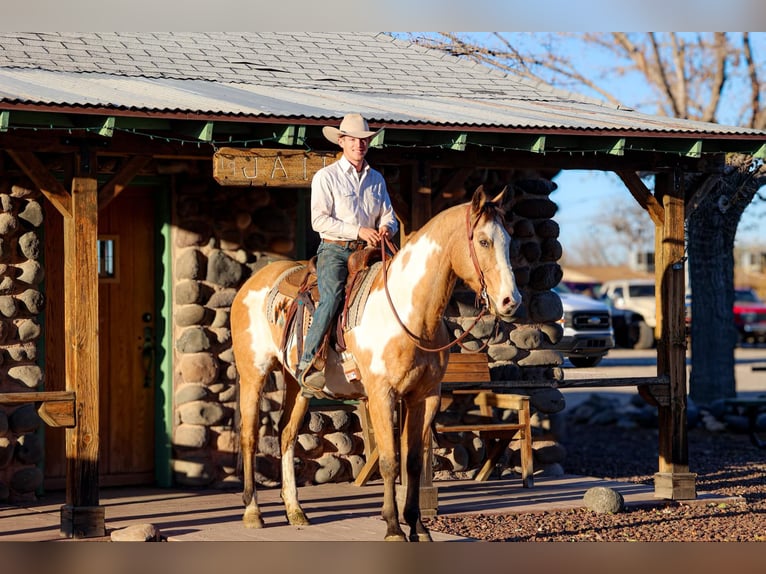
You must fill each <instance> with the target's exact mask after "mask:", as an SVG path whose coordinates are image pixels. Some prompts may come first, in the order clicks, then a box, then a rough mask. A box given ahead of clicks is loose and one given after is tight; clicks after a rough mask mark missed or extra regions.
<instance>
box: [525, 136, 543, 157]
mask: <svg viewBox="0 0 766 574" xmlns="http://www.w3.org/2000/svg"><path fill="white" fill-rule="evenodd" d="M529 151H531V152H532V153H543V152H544V151H545V136H539V137H537V139H535V142H534V143H533V144H532V147H530V148H529Z"/></svg>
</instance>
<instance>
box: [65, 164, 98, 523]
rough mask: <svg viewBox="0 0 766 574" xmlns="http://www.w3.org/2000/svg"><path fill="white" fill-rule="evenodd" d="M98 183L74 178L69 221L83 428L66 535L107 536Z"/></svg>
mask: <svg viewBox="0 0 766 574" xmlns="http://www.w3.org/2000/svg"><path fill="white" fill-rule="evenodd" d="M97 239H98V184H97V180H96V179H95V178H93V177H75V178H73V179H72V196H71V217H65V218H64V278H65V279H64V318H65V321H64V324H65V326H64V331H65V341H66V389H67V391H73V392H74V393H75V396H76V411H77V425H76V426H75V427H74V428H69V429H67V431H66V459H67V473H66V504H65V505H63V506H62V507H61V534H62V535H63V536H66V537H68V538H88V537H97V536H104V535H105V533H106V530H105V526H104V507H103V506H100V505H99V492H98V454H99V453H98V450H99V428H98V426H99V382H98V367H99V363H98V254H97V250H96V241H97Z"/></svg>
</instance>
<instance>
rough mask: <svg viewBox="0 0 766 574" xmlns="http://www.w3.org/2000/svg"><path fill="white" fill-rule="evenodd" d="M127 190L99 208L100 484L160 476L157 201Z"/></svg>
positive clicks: (142, 191)
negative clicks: (157, 449)
mask: <svg viewBox="0 0 766 574" xmlns="http://www.w3.org/2000/svg"><path fill="white" fill-rule="evenodd" d="M153 192H154V190H152V189H149V188H136V189H130V190H127V191H125V192H123V193H121V194H120V195H119V196H117V198H115V199H114V200H113V201H112V202H111V203H110V204H109V205H108V206H107V207H106V208H105V209H103V210H102V211H101V212H100V213H99V226H98V227H99V251H100V261H101V266H100V273H99V274H100V277H101V278H100V280H99V289H98V307H99V389H100V396H101V411H100V413H99V415H100V420H101V426H100V440H101V449H100V461H99V469H100V475H101V484H102V485H104V486H109V485H118V484H147V483H151V482H153V480H154V392H155V391H154V389H155V387H154V385H155V377H154V366H155V365H154V360H155V353H154V340H155V332H154V325H155V317H154V312H155V306H154V293H155V284H154V257H155V225H154V201H153V198H152V193H153Z"/></svg>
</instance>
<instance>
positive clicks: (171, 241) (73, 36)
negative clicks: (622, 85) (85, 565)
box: [0, 32, 766, 536]
mask: <svg viewBox="0 0 766 574" xmlns="http://www.w3.org/2000/svg"><path fill="white" fill-rule="evenodd" d="M353 36H354V38H353V43H354V50H353V52H354V54H353V56H346V53H347V51H346V47H347V46H348V42H349V34H343V36H342V37H341V36H340V35H338V34H335V33H244V34H239V33H170V32H168V33H143V32H141V33H8V32H3V33H0V148H1V149H2V152H0V202H1V205H2V209H0V314H1V316H0V343H1V344H2V345H0V373H1V374H2V377H0V500H4V499H24V498H28V497H33V496H34V493H35V492H36V491H37V490H38V489H40V488H42V487H45V488H62V487H66V490H67V504H66V506H65V507H64V508H63V509H62V530H63V531H64V532H66V533H67V534H69V535H72V536H79V535H93V534H97V533H98V532H99V528H100V529H101V531H103V507H100V506H99V495H98V488H99V484H100V485H118V484H158V485H166V486H167V485H171V484H177V485H189V486H213V487H225V486H226V485H227V484H236V483H237V469H236V463H237V448H238V447H237V436H236V435H237V432H236V395H237V374H236V365H235V364H234V362H233V357H232V353H231V348H230V344H229V329H228V307H229V305H230V304H231V300H232V298H233V296H234V294H235V293H236V290H237V288H238V287H239V285H241V284H242V282H243V281H244V280H245V279H246V278H247V276H249V274H250V273H252V271H253V270H254V269H257V268H258V267H260V266H261V265H263V264H264V263H265V262H267V261H269V260H271V259H273V258H274V257H285V256H288V257H296V258H305V257H307V256H310V255H312V254H313V252H314V249H315V247H316V237H315V236H314V235H313V232H311V230H310V226H309V225H308V215H307V206H308V195H309V184H310V179H311V176H312V174H313V171H315V170H316V169H317V167H318V166H320V165H322V164H323V162H327V161H333V159H334V157H335V156H336V153H337V150H336V149H332V148H331V147H330V146H329V144H328V143H327V142H326V141H325V140H324V138H323V137H322V136H321V127H322V126H324V125H331V124H335V125H337V123H338V122H339V120H340V118H342V116H343V115H344V114H346V113H348V112H350V111H355V112H360V113H362V114H363V115H364V116H365V117H366V118H367V119H368V120H369V121H370V124H371V126H373V127H375V128H384V131H383V132H382V133H381V134H380V135H379V136H378V137H377V138H376V139H375V141H374V142H373V149H372V150H371V151H370V154H369V156H368V158H369V160H370V162H371V163H372V164H373V165H374V166H375V167H377V168H378V169H380V170H381V171H382V172H383V173H384V175H385V177H386V179H387V182H388V185H389V190H390V192H391V195H392V198H393V201H394V203H395V208H396V211H397V214H398V216H399V218H400V219H401V223H402V233H401V237H400V238H399V240H400V241H406V237H407V235H408V234H409V233H410V232H411V231H412V230H414V229H417V228H419V226H421V225H422V224H423V223H424V222H425V221H427V220H428V219H429V218H430V217H431V216H432V214H434V213H436V212H438V211H439V210H441V209H443V208H445V207H447V206H449V205H452V204H454V203H456V202H460V201H463V199H464V197H465V195H466V192H469V193H470V192H472V191H473V189H475V187H476V186H477V185H479V184H480V183H483V184H484V185H485V186H488V187H490V188H500V187H501V186H503V185H506V184H510V185H514V186H516V187H517V188H519V189H521V190H522V191H523V193H524V194H525V201H524V202H523V203H524V205H523V207H522V208H521V213H517V215H516V219H514V220H513V221H511V222H509V226H511V227H512V228H513V231H514V232H515V237H516V240H515V242H514V245H515V249H517V252H515V253H514V257H515V259H516V262H517V264H518V269H517V276H518V278H519V281H520V283H521V284H522V285H523V287H524V294H525V304H526V307H527V311H528V315H527V317H526V319H527V320H526V321H525V320H521V321H520V322H519V324H518V325H515V326H513V328H509V329H506V332H505V333H504V336H501V337H500V338H499V339H497V340H494V341H493V342H492V343H493V347H494V348H491V349H490V354H491V355H492V354H494V357H492V358H494V359H495V362H496V367H495V369H494V371H493V375H492V377H493V379H498V380H508V381H517V383H518V382H519V381H521V382H522V383H523V382H524V381H526V382H527V383H528V384H526V385H524V384H521V383H519V384H517V385H516V387H518V388H521V389H523V390H525V391H526V392H528V393H530V394H532V395H534V394H535V393H550V392H551V390H553V391H555V387H556V386H557V385H561V384H564V382H563V376H562V374H561V369H559V368H557V367H558V366H559V365H560V362H559V361H560V358H558V357H557V355H556V353H554V352H552V351H550V350H549V349H546V348H545V340H546V339H549V340H550V339H551V338H554V339H555V336H556V334H555V329H554V330H553V331H550V332H548V331H546V328H545V325H546V324H549V323H555V320H556V318H557V317H556V316H555V315H556V312H557V309H558V307H557V302H556V300H555V295H554V296H552V293H551V292H550V289H551V287H553V286H554V285H555V284H556V283H557V282H558V281H559V280H560V278H561V269H560V268H559V267H558V264H557V260H558V259H559V257H560V256H561V246H560V245H559V244H558V242H557V236H558V228H557V225H556V223H555V219H554V216H555V211H556V206H555V195H554V196H553V198H551V197H550V195H551V193H552V192H553V190H554V189H555V185H552V181H551V180H553V179H554V178H555V175H556V174H557V173H558V172H559V171H561V170H566V169H596V170H608V171H614V172H615V173H617V174H618V175H619V176H620V177H621V179H622V181H623V182H624V183H625V186H626V189H627V190H628V192H630V193H631V194H632V195H633V196H634V197H635V199H636V200H637V201H638V202H639V203H640V204H641V205H642V206H643V207H644V208H645V209H646V210H647V211H648V212H649V214H650V215H651V218H652V221H653V222H654V226H655V237H656V250H655V251H656V269H657V271H656V280H657V284H658V292H659V293H661V297H660V298H659V300H660V303H659V306H660V308H661V309H660V310H661V313H660V314H659V315H660V316H661V320H660V322H659V326H658V330H657V335H658V338H659V345H658V348H657V352H658V373H657V377H656V378H652V379H651V380H634V381H627V382H626V381H617V382H615V384H635V385H637V386H639V388H640V389H641V393H642V396H644V398H645V399H646V400H647V401H648V402H650V403H651V404H654V405H656V406H657V408H658V412H659V421H660V423H659V424H660V439H659V445H658V459H659V463H658V473H657V475H656V483H655V484H656V492H657V495H658V496H661V497H665V498H671V499H677V498H693V497H694V496H695V489H694V476H693V474H691V473H689V465H688V453H687V444H686V419H685V417H686V413H685V405H686V376H685V370H684V349H685V347H684V345H685V343H684V336H683V333H684V318H683V314H684V303H683V301H684V273H683V260H684V257H683V254H684V234H683V229H684V213H685V205H686V204H687V203H688V202H689V201H690V199H691V198H689V197H688V194H686V193H685V191H684V189H683V185H682V182H683V178H682V177H681V174H682V173H684V172H687V171H694V172H706V173H711V174H715V173H716V171H717V170H718V169H720V166H721V164H722V161H723V157H724V154H726V153H727V152H742V153H749V154H755V155H758V156H763V155H765V154H766V133H764V132H760V131H755V130H749V129H745V128H737V127H726V126H719V125H712V124H705V123H699V122H691V121H682V120H674V119H668V118H659V117H654V116H649V115H645V114H641V113H637V112H634V111H631V110H626V109H618V108H615V107H612V106H610V105H607V104H604V103H603V102H599V101H596V100H592V99H589V98H586V97H582V96H578V95H574V94H570V93H564V92H560V91H556V90H553V89H551V88H549V87H547V86H544V85H538V84H532V83H530V82H528V81H526V80H523V79H521V78H518V77H514V76H512V75H509V74H504V73H499V72H497V71H493V70H490V69H487V68H485V67H482V66H479V65H476V64H473V63H469V62H466V61H463V60H461V59H459V58H457V57H454V56H450V55H445V54H443V53H441V52H435V51H429V50H426V49H423V48H421V47H418V46H415V45H412V44H410V43H407V42H403V41H399V40H396V39H394V38H392V37H391V36H388V35H386V34H368V33H355V34H354V35H353ZM639 172H642V173H654V174H655V184H654V188H653V189H649V187H647V185H646V184H645V183H644V181H643V180H642V179H641V178H640V177H639V176H638V173H639ZM460 314H461V313H460V311H456V315H457V316H456V317H455V318H454V322H455V328H456V329H459V328H460V324H461V323H460ZM525 325H526V326H529V325H533V327H530V328H528V329H526V330H525V329H524V328H522V327H524V326H525ZM535 325H536V326H535ZM541 334H542V335H541ZM543 335H544V336H543ZM280 384H281V383H280V381H279V380H275V381H274V388H273V389H272V392H270V393H269V394H268V397H267V399H266V400H265V401H264V404H263V405H262V411H263V413H264V426H263V432H262V436H261V448H262V450H263V451H264V452H265V453H266V456H264V457H263V458H262V460H261V462H262V465H261V467H260V468H259V473H261V476H260V480H261V481H263V482H268V481H270V480H276V479H277V477H275V475H274V472H275V469H274V468H271V467H270V462H269V461H270V460H272V459H273V455H275V445H273V444H272V443H273V433H271V432H270V431H269V429H270V428H271V427H272V426H273V419H274V417H275V416H276V412H277V411H278V408H279V386H280ZM541 389H542V390H541ZM538 398H539V401H538V406H540V405H541V404H542V403H543V402H545V401H546V400H547V401H551V400H554V401H555V396H554V397H553V398H551V395H550V394H548V395H545V396H541V397H538ZM352 411H353V409H345V410H344V409H340V410H339V409H337V408H335V409H330V410H328V407H327V405H321V404H318V405H317V408H316V409H314V410H313V411H312V414H311V420H310V421H307V432H306V434H304V435H301V438H300V441H301V447H302V451H303V453H304V458H305V464H304V468H303V469H302V470H303V474H302V476H303V478H304V480H305V481H310V480H315V481H321V480H329V479H330V477H334V478H333V479H335V480H352V479H353V477H354V476H355V474H356V472H358V470H359V468H360V467H361V466H362V465H363V463H364V458H363V456H362V453H363V451H364V449H363V445H361V444H360V439H359V433H358V432H357V431H358V428H357V426H358V421H356V420H355V419H354V417H353V416H352V414H353V413H352ZM323 443H331V444H332V448H329V449H323V447H322V444H323ZM269 454H271V455H272V457H271V458H270V457H269Z"/></svg>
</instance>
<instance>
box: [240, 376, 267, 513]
mask: <svg viewBox="0 0 766 574" xmlns="http://www.w3.org/2000/svg"><path fill="white" fill-rule="evenodd" d="M266 376H268V375H267V374H264V373H263V372H262V371H259V370H258V369H256V368H255V367H254V366H253V365H251V364H249V363H246V366H245V367H244V368H242V369H241V370H240V382H239V413H240V430H239V432H240V451H241V452H242V470H243V473H244V476H243V481H244V489H243V491H242V502H244V504H245V513H244V514H243V516H242V522H244V525H245V527H246V528H263V517H262V516H261V509H260V507H259V506H258V493H257V492H256V486H255V480H254V476H253V470H254V460H255V451H256V446H257V444H258V429H257V424H258V415H259V406H260V403H261V390H262V389H263V384H264V380H265V378H266Z"/></svg>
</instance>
